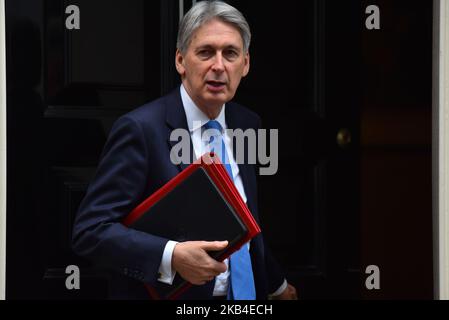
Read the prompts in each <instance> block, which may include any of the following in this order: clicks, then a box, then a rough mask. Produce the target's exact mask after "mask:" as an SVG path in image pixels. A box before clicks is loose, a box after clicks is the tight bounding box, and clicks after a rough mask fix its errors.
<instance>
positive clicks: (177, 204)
mask: <svg viewBox="0 0 449 320" xmlns="http://www.w3.org/2000/svg"><path fill="white" fill-rule="evenodd" d="M220 165H221V164H220ZM206 169H208V170H206ZM214 170H215V171H214V172H215V175H214V176H211V168H210V167H208V168H206V167H205V166H203V165H198V164H196V165H195V166H193V165H192V166H191V167H190V168H188V169H186V171H185V172H183V173H181V174H180V175H179V176H177V177H175V179H173V180H171V181H170V182H169V183H167V185H166V186H164V187H165V189H164V188H162V189H161V190H160V191H159V194H155V195H152V196H151V197H150V198H149V199H147V203H146V204H145V205H143V206H140V207H137V208H136V209H135V210H134V212H133V215H134V218H133V219H131V220H128V222H127V223H125V224H127V225H128V226H129V227H130V228H133V229H136V230H139V231H143V232H147V233H150V234H153V235H157V236H160V237H164V238H167V239H170V240H174V241H178V242H184V241H196V240H198V241H202V240H204V241H222V240H227V241H228V242H229V245H228V247H227V248H225V249H224V250H222V251H217V252H210V255H211V257H213V258H214V259H216V260H219V261H222V260H224V259H225V258H227V257H228V256H229V255H230V253H231V252H234V251H236V250H237V249H238V248H239V247H240V246H241V245H242V244H243V243H244V242H245V241H248V237H253V236H254V235H255V234H257V233H258V232H260V229H258V226H257V224H255V222H254V221H253V220H252V221H250V222H251V223H248V218H252V216H251V217H248V216H247V214H243V215H242V212H241V211H242V210H241V208H239V207H238V206H236V203H238V202H237V201H236V199H234V198H233V197H235V196H236V189H235V187H234V185H233V183H231V184H232V185H229V180H225V179H223V178H224V176H223V171H217V168H215V169H214ZM220 170H223V168H220ZM217 172H220V175H222V176H221V178H219V179H218V180H217V174H216V173H217ZM220 181H221V182H222V183H217V182H220ZM223 181H224V182H223ZM223 186H230V187H231V188H234V190H232V191H233V192H227V193H226V194H227V195H228V197H226V194H225V193H224V192H223V191H226V190H225V189H223ZM228 191H229V190H228ZM237 193H238V192H237ZM230 194H233V196H232V198H230V197H229V195H230ZM238 197H240V196H239V195H238ZM228 200H232V201H228ZM239 200H240V203H241V202H242V201H241V199H239ZM148 201H149V202H148ZM245 209H246V210H247V207H245ZM249 215H250V214H249ZM130 216H132V215H130ZM129 221H132V222H129ZM254 224H255V226H254ZM255 227H256V228H255ZM250 229H251V230H250ZM255 229H256V230H255ZM249 235H250V236H249ZM189 286H190V285H189V284H188V283H187V282H186V281H185V280H183V279H182V278H181V277H180V276H179V275H178V274H177V275H176V277H175V279H174V282H173V284H172V285H167V284H164V283H161V282H160V283H157V284H156V285H155V286H153V287H148V286H147V288H148V290H149V292H150V294H151V296H152V297H153V298H156V299H175V298H177V297H179V295H180V294H182V293H183V292H184V291H185V290H187V289H188V287H189Z"/></svg>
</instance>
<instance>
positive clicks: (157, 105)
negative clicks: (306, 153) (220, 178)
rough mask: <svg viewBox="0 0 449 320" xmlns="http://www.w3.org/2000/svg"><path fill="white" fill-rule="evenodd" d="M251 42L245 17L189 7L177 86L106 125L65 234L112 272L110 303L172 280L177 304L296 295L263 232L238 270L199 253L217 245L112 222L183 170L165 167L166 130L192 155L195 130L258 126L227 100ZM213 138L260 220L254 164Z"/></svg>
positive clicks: (220, 8) (219, 8)
mask: <svg viewBox="0 0 449 320" xmlns="http://www.w3.org/2000/svg"><path fill="white" fill-rule="evenodd" d="M250 37H251V36H250V30H249V26H248V24H247V22H246V20H245V18H244V17H243V15H242V14H241V13H240V12H239V11H238V10H236V9H235V8H233V7H232V6H229V5H227V4H225V3H223V2H219V1H211V2H209V1H204V2H199V3H197V4H196V5H195V6H194V7H193V8H192V9H191V10H190V11H189V12H188V13H187V14H186V15H185V17H184V18H183V20H182V22H181V24H180V28H179V34H178V43H177V47H178V50H177V53H176V68H177V70H178V72H179V74H180V76H181V80H182V85H181V87H180V88H177V89H176V90H174V91H173V92H172V93H170V94H169V95H167V96H165V97H162V98H160V99H159V100H156V101H154V102H151V103H149V104H146V105H144V106H142V107H140V108H138V109H136V110H134V111H132V112H130V113H128V114H126V115H124V116H123V117H121V118H120V119H119V120H117V121H116V123H115V124H114V126H113V128H112V131H111V133H110V136H109V138H108V141H107V143H106V145H105V148H104V150H103V154H102V160H101V161H100V164H99V166H98V169H97V173H96V175H95V178H94V179H93V181H92V182H91V184H90V186H89V189H88V192H87V195H86V197H85V198H84V200H83V201H82V203H81V206H80V208H79V212H78V215H77V218H76V221H75V226H74V233H73V248H74V250H75V252H77V253H78V254H80V255H82V256H85V257H87V258H90V259H92V260H93V261H94V262H96V263H97V264H98V265H101V266H104V267H107V268H109V269H110V270H112V271H113V272H112V274H111V288H110V289H111V290H110V291H111V292H110V294H111V298H131V299H140V298H143V299H145V298H148V293H147V292H146V291H145V288H144V286H143V285H142V284H143V283H146V284H150V285H153V286H157V284H158V283H166V284H170V283H171V282H172V281H173V278H174V276H175V274H179V276H181V277H182V278H184V279H185V280H187V281H189V282H191V283H192V284H194V287H193V288H192V289H190V290H188V291H187V292H186V293H185V294H184V295H183V296H181V298H182V299H211V298H226V297H228V298H229V299H266V298H268V297H269V295H270V294H271V295H272V296H273V297H274V298H279V299H296V290H295V288H294V287H292V286H291V285H289V284H288V283H287V282H286V280H285V278H284V276H283V273H282V271H281V269H280V268H279V266H278V265H277V263H276V262H275V261H274V259H273V257H272V255H271V254H270V252H269V250H268V249H267V248H266V246H265V244H264V241H263V237H262V235H259V236H257V237H255V238H254V239H253V240H252V241H251V242H250V243H249V245H248V246H243V247H242V249H241V250H240V251H241V254H242V255H241V256H240V257H239V261H243V262H239V264H238V265H237V261H238V259H237V258H234V255H233V256H231V258H230V260H229V261H228V260H226V261H224V262H218V261H216V260H214V259H212V258H211V257H210V256H209V255H208V254H207V252H208V251H214V250H222V249H224V248H225V247H226V246H227V243H226V242H206V241H187V242H181V243H177V242H174V241H172V240H171V239H164V238H161V237H158V236H155V235H151V234H146V233H142V232H139V231H136V230H133V229H129V228H127V227H125V226H124V225H123V224H121V221H122V220H123V218H124V217H125V216H126V215H127V214H128V213H129V212H131V210H132V209H134V207H135V206H136V205H137V204H139V203H140V202H141V201H142V200H144V199H145V198H147V197H148V196H149V195H151V194H152V193H153V192H155V191H156V190H157V189H159V188H160V187H161V186H162V185H164V184H165V183H166V182H167V181H169V180H170V179H171V178H173V177H174V176H176V175H177V174H178V173H179V172H180V171H181V170H182V169H184V168H185V167H186V166H187V165H188V163H182V164H181V165H176V164H173V162H172V161H171V157H170V151H171V149H172V147H173V146H174V144H175V143H176V142H174V141H171V139H170V135H171V133H172V131H173V130H175V129H180V128H182V129H185V130H188V131H187V132H189V133H190V137H191V141H190V145H191V149H192V150H193V153H192V156H193V158H198V157H199V156H201V150H202V147H203V145H202V143H203V141H201V140H198V139H197V138H195V137H197V135H195V132H197V130H200V131H201V130H202V128H203V127H204V126H207V125H210V124H211V123H212V124H214V125H216V126H218V128H220V130H223V129H226V128H229V129H237V128H240V129H243V130H247V129H254V130H257V129H258V128H260V119H259V117H258V116H257V115H256V114H255V113H253V112H252V111H250V110H248V109H246V108H245V107H243V106H240V105H238V104H235V103H232V102H229V101H230V100H231V99H232V98H233V97H234V95H235V92H236V90H237V87H238V86H239V83H240V80H241V78H242V77H244V76H246V75H247V73H248V71H249V52H248V49H249V43H250ZM198 124H200V125H198ZM223 131H224V130H223ZM222 142H223V144H224V145H225V146H226V148H227V150H228V157H229V170H228V172H229V174H230V175H231V178H232V179H233V180H234V183H235V185H236V187H237V189H238V191H239V193H240V194H241V196H242V198H243V199H244V200H245V201H246V203H247V205H248V207H249V209H250V211H251V212H252V214H253V215H254V217H255V219H256V220H257V221H258V222H259V217H258V213H257V212H258V211H257V189H256V171H255V168H254V165H250V164H237V163H236V161H235V160H234V155H233V152H232V151H231V150H230V149H229V141H228V139H227V138H226V137H225V136H223V140H222ZM199 205H201V204H199ZM179 210H182V205H180V208H179ZM217 227H219V226H217ZM245 250H246V251H245ZM248 253H249V254H248ZM234 261H235V262H234ZM233 263H235V264H233ZM240 263H243V264H242V268H244V267H243V265H246V266H248V265H249V266H250V269H249V272H246V271H245V272H244V274H245V275H244V277H245V279H243V280H234V279H235V277H236V276H234V272H235V274H237V271H239V269H240ZM229 269H231V270H229ZM240 281H243V282H244V286H242V289H240V288H238V286H239V283H240ZM240 290H243V291H244V292H242V291H240Z"/></svg>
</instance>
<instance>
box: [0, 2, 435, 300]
mask: <svg viewBox="0 0 449 320" xmlns="http://www.w3.org/2000/svg"><path fill="white" fill-rule="evenodd" d="M228 2H229V3H231V4H232V5H235V6H236V7H237V8H238V9H240V10H241V11H242V12H243V13H244V14H245V16H246V17H247V19H248V21H249V23H250V26H251V28H252V33H253V42H252V46H251V50H250V53H251V71H250V74H249V76H248V77H247V78H246V79H244V81H243V82H242V84H241V87H240V89H239V91H238V94H237V96H236V98H235V100H236V101H238V102H240V103H242V104H245V105H247V106H248V107H250V108H251V109H253V110H254V111H256V112H257V113H259V114H260V115H261V117H262V119H263V121H264V127H265V128H268V129H269V128H276V129H279V171H278V173H277V174H276V175H275V176H263V177H260V179H259V180H260V181H259V201H260V203H259V208H260V210H261V215H262V220H263V222H264V225H263V228H264V233H265V236H266V238H267V241H268V242H269V244H270V246H271V247H272V249H273V252H274V254H275V256H276V257H277V258H278V260H279V261H280V262H281V264H282V265H283V266H284V268H285V270H286V273H287V275H288V279H289V282H291V283H292V284H294V285H295V286H296V287H297V288H298V290H299V292H300V296H301V297H302V298H303V299H407V298H412V299H415V298H416V299H431V298H432V297H433V275H432V267H433V264H432V259H433V257H432V206H431V191H432V190H431V102H432V96H431V83H432V2H431V1H424V0H422V1H413V2H411V1H404V0H401V1H394V2H393V1H386V0H376V1H370V2H368V1H364V0H363V1H326V0H315V1H314V0H307V1H288V2H287V1H285V2H279V3H275V4H273V3H268V2H254V1H243V0H242V1H238V0H235V1H228ZM178 3H179V1H175V0H169V1H162V0H161V1H144V0H127V1H119V0H117V1H113V2H111V1H107V0H94V1H93V0H90V1H88V0H73V1H64V0H7V1H6V17H7V21H6V22H7V25H6V31H7V90H8V96H7V101H8V106H7V112H8V128H7V130H8V132H7V134H8V141H7V143H8V149H7V152H8V154H7V157H8V168H7V169H8V176H7V188H8V189H7V191H8V195H7V197H8V198H7V279H6V280H7V288H6V289H7V292H6V293H7V298H8V299H24V298H33V299H46V298H52V299H78V298H82V299H104V298H107V285H108V279H107V278H106V277H104V276H103V274H102V273H101V272H100V271H99V270H96V269H95V268H93V267H92V266H91V264H90V263H89V262H88V261H85V260H83V259H81V258H79V257H77V256H75V255H74V254H73V253H72V251H71V250H70V238H71V229H72V223H73V218H74V215H75V214H76V211H77V208H78V205H79V203H80V201H81V199H82V197H83V196H84V193H85V190H86V188H87V186H88V183H89V181H90V179H91V177H92V175H93V173H94V172H95V168H96V165H97V163H98V160H99V155H100V153H101V150H102V147H103V144H104V142H105V139H106V138H107V135H108V133H109V130H110V127H111V125H112V123H113V122H114V121H115V119H117V117H119V116H120V115H122V114H124V113H126V112H128V111H130V110H132V109H134V108H136V107H138V106H139V105H141V104H143V103H145V102H146V101H150V100H152V99H155V98H157V97H159V96H160V95H162V94H165V93H167V92H169V91H170V90H172V89H173V88H175V87H176V86H177V85H178V84H179V80H178V77H177V74H176V71H175V68H174V52H175V39H176V32H177V26H178V21H179V16H178V12H179V7H178ZM372 4H375V5H378V6H379V8H380V13H381V29H380V30H367V29H366V28H365V19H366V18H367V14H365V8H366V7H367V6H368V5H372ZM68 5H78V6H79V8H80V11H81V29H80V30H67V29H65V19H66V17H67V14H65V8H66V7H67V6H68ZM190 5H191V1H185V9H186V10H187V9H188V8H189V7H190ZM72 264H74V265H78V266H80V268H81V289H80V290H74V291H69V290H67V289H66V288H65V284H64V283H65V278H66V276H67V275H66V274H65V272H64V271H65V267H66V266H68V265H72ZM368 265H377V266H379V268H380V272H381V289H380V290H371V291H369V290H367V289H366V288H365V278H366V277H367V275H366V274H365V268H366V266H368Z"/></svg>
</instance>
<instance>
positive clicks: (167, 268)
mask: <svg viewBox="0 0 449 320" xmlns="http://www.w3.org/2000/svg"><path fill="white" fill-rule="evenodd" d="M177 243H178V242H176V241H171V240H169V241H168V242H167V244H166V245H165V249H164V253H163V254H162V261H161V265H160V266H159V278H158V279H157V280H158V281H160V282H162V283H166V284H170V285H171V284H173V280H174V279H175V275H176V271H173V270H172V267H171V259H172V256H173V251H174V250H175V246H176V244H177Z"/></svg>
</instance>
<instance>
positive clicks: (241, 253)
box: [204, 120, 256, 300]
mask: <svg viewBox="0 0 449 320" xmlns="http://www.w3.org/2000/svg"><path fill="white" fill-rule="evenodd" d="M204 128H205V129H207V130H210V131H208V133H210V136H209V137H210V139H209V146H210V151H211V152H215V153H216V154H217V156H218V157H219V158H220V160H221V162H222V163H223V164H224V165H225V167H226V170H227V172H228V174H229V175H230V176H231V179H232V181H234V178H233V175H232V170H231V165H230V164H229V158H228V154H227V152H226V146H225V143H224V140H223V128H222V126H221V125H220V123H219V122H218V121H216V120H211V121H209V122H207V123H206V124H205V125H204ZM214 131H215V132H214ZM229 266H230V270H231V277H230V278H231V279H230V280H231V281H230V282H229V290H228V299H229V300H255V299H256V289H255V286H254V277H253V269H252V266H251V257H250V255H249V251H248V245H247V244H245V245H243V246H242V247H241V248H240V249H239V250H238V251H236V252H234V253H233V254H232V255H231V257H230V258H229Z"/></svg>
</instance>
